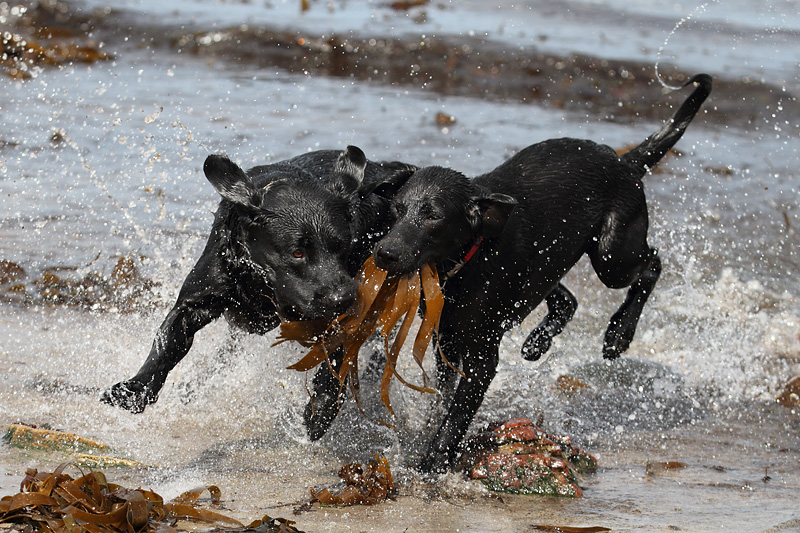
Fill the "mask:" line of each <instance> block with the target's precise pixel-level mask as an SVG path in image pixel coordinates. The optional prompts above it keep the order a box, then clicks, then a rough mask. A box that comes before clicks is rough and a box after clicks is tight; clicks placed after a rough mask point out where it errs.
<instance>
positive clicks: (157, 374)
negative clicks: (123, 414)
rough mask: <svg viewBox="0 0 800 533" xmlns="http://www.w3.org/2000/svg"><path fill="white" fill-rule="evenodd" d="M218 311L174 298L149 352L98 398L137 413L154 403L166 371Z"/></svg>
mask: <svg viewBox="0 0 800 533" xmlns="http://www.w3.org/2000/svg"><path fill="white" fill-rule="evenodd" d="M221 314H222V309H219V310H213V309H204V308H196V307H193V306H190V305H186V304H185V303H182V302H180V301H179V302H178V303H177V304H176V305H175V307H173V308H172V310H171V311H170V312H169V314H168V315H167V317H166V318H165V319H164V322H163V323H162V324H161V327H160V328H159V330H158V333H157V334H156V338H155V340H154V341H153V346H152V348H151V349H150V354H149V355H148V356H147V360H146V361H145V362H144V364H143V365H142V367H141V368H140V369H139V371H138V372H137V373H136V375H135V376H133V377H132V378H131V379H128V380H126V381H122V382H120V383H117V384H116V385H113V386H112V387H111V388H110V389H108V390H107V391H105V392H104V393H103V395H102V397H101V398H100V399H101V400H102V401H103V402H105V403H107V404H109V405H114V406H116V407H120V408H122V409H127V410H128V411H131V412H133V413H141V412H142V411H144V409H145V407H147V406H148V405H150V404H151V403H155V402H156V400H157V399H158V393H159V392H160V391H161V388H162V387H163V386H164V382H165V381H166V379H167V375H168V374H169V373H170V371H171V370H172V369H173V368H175V365H177V364H178V363H179V362H180V361H181V359H183V357H184V356H185V355H186V354H187V353H188V352H189V349H190V348H191V347H192V342H193V341H194V335H195V333H197V332H198V331H199V330H200V329H202V328H203V327H205V326H206V325H208V324H209V323H210V322H211V321H212V320H214V319H215V318H218V317H219V316H220V315H221Z"/></svg>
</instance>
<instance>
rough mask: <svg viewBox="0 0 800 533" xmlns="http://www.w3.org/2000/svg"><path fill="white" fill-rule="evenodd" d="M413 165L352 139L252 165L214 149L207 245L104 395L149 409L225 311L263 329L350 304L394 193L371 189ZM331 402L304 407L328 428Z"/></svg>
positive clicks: (310, 419)
mask: <svg viewBox="0 0 800 533" xmlns="http://www.w3.org/2000/svg"><path fill="white" fill-rule="evenodd" d="M415 169H416V167H413V166H411V165H406V164H404V163H399V162H390V163H374V162H370V161H367V159H366V157H365V156H364V153H363V152H362V151H361V150H359V149H358V148H355V147H353V146H350V147H348V149H347V150H346V151H344V152H337V151H330V150H325V151H318V152H313V153H308V154H304V155H301V156H298V157H295V158H293V159H289V160H287V161H282V162H279V163H274V164H271V165H265V166H258V167H255V168H252V169H250V171H248V172H247V173H245V172H244V171H243V170H242V169H241V168H239V167H238V166H237V165H235V164H234V163H232V162H231V161H230V160H228V159H226V158H224V157H221V156H216V155H212V156H209V157H208V158H207V159H206V161H205V164H204V166H203V171H204V172H205V175H206V177H207V178H208V180H209V181H210V182H211V184H212V185H213V186H214V188H215V189H216V190H217V192H218V193H219V194H220V196H222V201H221V202H220V204H219V209H218V210H217V213H216V217H215V219H214V224H213V226H212V227H211V234H210V236H209V239H208V243H207V244H206V247H205V250H204V251H203V253H202V255H201V256H200V259H199V260H198V261H197V264H196V265H195V266H194V268H193V269H192V271H191V272H190V273H189V275H188V277H187V278H186V280H185V281H184V283H183V286H182V288H181V290H180V294H179V295H178V300H177V303H176V304H175V306H174V307H173V308H172V310H171V311H170V312H169V314H168V315H167V317H166V319H165V320H164V322H163V324H162V325H161V327H160V329H159V331H158V333H157V335H156V338H155V341H154V342H153V347H152V349H151V350H150V355H149V356H148V357H147V360H146V361H145V363H144V364H143V365H142V367H141V368H140V369H139V371H138V372H137V373H136V375H135V376H133V377H132V378H131V379H129V380H127V381H123V382H121V383H117V384H116V385H114V386H112V387H111V388H110V389H108V390H107V391H105V392H104V393H103V395H102V398H101V399H102V401H104V402H106V403H108V404H111V405H115V406H118V407H121V408H123V409H127V410H129V411H133V412H135V413H140V412H142V411H143V410H144V409H145V407H146V406H148V405H149V404H151V403H154V402H155V401H156V400H157V399H158V393H159V391H160V390H161V388H162V387H163V386H164V382H165V381H166V379H167V374H169V372H170V371H171V370H172V369H173V368H174V367H175V365H177V364H178V362H180V360H181V359H182V358H183V357H184V356H185V355H186V354H187V352H188V351H189V349H190V348H191V346H192V341H193V338H194V334H195V333H197V331H199V330H200V329H202V328H203V327H205V326H206V325H208V324H209V323H210V322H211V321H213V320H215V319H217V318H219V317H220V316H223V315H224V316H225V318H226V319H227V320H228V322H230V323H231V324H233V325H235V326H237V327H240V328H242V329H244V330H245V331H248V332H251V333H262V334H263V333H265V332H267V331H269V330H271V329H273V328H275V327H276V326H277V325H278V324H279V323H280V320H281V319H285V320H316V319H318V320H332V319H333V318H335V317H336V316H338V315H339V314H341V313H342V312H344V311H346V310H347V309H349V308H350V306H351V305H352V304H353V302H354V300H355V295H356V289H357V287H356V283H355V281H354V279H353V277H354V275H355V273H356V272H357V271H358V268H359V267H360V266H361V264H362V263H363V261H364V260H365V259H366V258H367V257H369V255H370V253H372V249H373V247H374V244H375V242H376V241H377V239H378V238H379V237H380V236H382V235H384V234H385V232H386V230H387V229H388V226H387V220H388V215H387V208H388V206H387V201H386V200H385V199H383V198H381V197H378V196H373V195H367V194H366V193H365V191H366V190H367V189H369V188H371V187H373V186H374V183H375V182H376V181H384V180H387V179H390V178H392V177H394V178H399V174H406V175H410V174H411V173H412V172H413V171H414V170H415ZM328 374H331V373H330V371H329V370H328V369H327V367H325V368H324V369H323V370H321V371H320V372H318V375H317V376H316V377H315V383H316V382H320V383H324V384H328V383H330V382H331V381H335V379H334V378H332V375H331V376H328ZM318 388H324V389H325V390H326V391H333V392H331V393H329V394H328V395H327V396H325V397H323V398H320V399H318V403H320V405H325V404H326V403H330V402H333V403H336V401H338V389H337V390H335V391H334V389H333V387H331V386H326V387H318ZM327 411H330V409H328V410H327ZM325 412H326V410H325V409H319V410H317V411H316V412H315V411H314V410H313V409H310V408H307V415H306V422H307V424H308V425H310V426H311V427H312V428H317V429H316V431H322V432H324V430H325V429H327V425H329V423H330V421H329V420H327V419H325V418H324V416H323V415H324V413H325ZM317 414H319V416H315V415H317ZM330 420H332V417H331V419H330ZM320 428H321V429H320Z"/></svg>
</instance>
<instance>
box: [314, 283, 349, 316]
mask: <svg viewBox="0 0 800 533" xmlns="http://www.w3.org/2000/svg"><path fill="white" fill-rule="evenodd" d="M357 290H358V288H357V287H356V283H355V282H354V281H353V280H352V279H350V278H347V279H346V280H342V283H340V284H339V285H338V286H337V287H336V288H335V289H334V290H332V291H328V292H326V293H318V294H317V301H318V302H319V308H320V310H321V311H322V312H323V313H324V314H325V315H330V316H331V317H335V316H338V315H340V314H342V313H345V312H347V311H349V310H350V308H351V307H353V304H354V303H355V301H356V293H357Z"/></svg>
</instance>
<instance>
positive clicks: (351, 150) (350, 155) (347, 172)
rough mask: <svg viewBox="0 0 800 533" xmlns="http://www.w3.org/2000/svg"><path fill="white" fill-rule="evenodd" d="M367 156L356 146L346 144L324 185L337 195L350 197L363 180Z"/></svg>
mask: <svg viewBox="0 0 800 533" xmlns="http://www.w3.org/2000/svg"><path fill="white" fill-rule="evenodd" d="M365 168H367V156H365V155H364V152H362V151H361V149H360V148H358V147H356V146H348V147H347V150H345V151H343V152H342V153H341V154H339V157H338V158H337V159H336V163H335V164H334V165H333V170H332V171H331V175H330V179H329V180H328V181H327V183H326V184H325V187H326V188H327V189H328V190H329V191H331V192H332V193H334V194H335V195H337V196H341V197H342V198H348V199H349V198H352V197H353V196H355V194H356V193H357V192H358V189H359V187H360V186H361V183H362V182H363V181H364V169H365Z"/></svg>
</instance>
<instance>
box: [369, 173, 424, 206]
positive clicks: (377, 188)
mask: <svg viewBox="0 0 800 533" xmlns="http://www.w3.org/2000/svg"><path fill="white" fill-rule="evenodd" d="M417 170H419V169H418V168H417V167H415V166H412V165H406V166H405V167H403V168H399V169H397V170H395V171H394V172H392V173H391V174H390V175H389V176H388V177H386V178H384V179H383V180H381V181H376V182H375V183H370V184H369V185H367V186H365V187H362V188H361V190H360V191H359V194H360V195H361V198H366V197H367V196H369V195H370V194H374V195H375V196H380V197H381V198H386V199H387V200H388V199H391V198H393V197H394V195H395V194H397V191H399V190H400V188H401V187H402V186H403V185H405V184H406V182H407V181H408V179H409V178H410V177H411V176H413V175H414V173H415V172H416V171H417Z"/></svg>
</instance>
